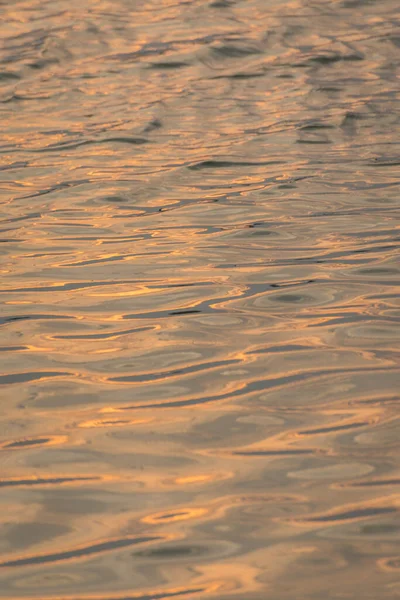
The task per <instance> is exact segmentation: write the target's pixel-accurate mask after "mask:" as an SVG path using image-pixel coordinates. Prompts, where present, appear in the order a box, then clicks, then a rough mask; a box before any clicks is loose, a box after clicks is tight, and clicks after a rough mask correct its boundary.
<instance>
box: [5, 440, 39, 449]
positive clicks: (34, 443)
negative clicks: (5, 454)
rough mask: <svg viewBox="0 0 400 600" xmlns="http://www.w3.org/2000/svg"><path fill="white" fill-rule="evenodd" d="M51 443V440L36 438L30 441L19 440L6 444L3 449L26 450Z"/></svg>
mask: <svg viewBox="0 0 400 600" xmlns="http://www.w3.org/2000/svg"><path fill="white" fill-rule="evenodd" d="M49 442H50V438H36V439H30V440H18V441H16V442H11V443H9V444H5V445H4V446H3V448H5V449H7V448H26V447H31V446H42V445H43V444H48V443H49Z"/></svg>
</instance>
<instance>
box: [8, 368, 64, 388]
mask: <svg viewBox="0 0 400 600" xmlns="http://www.w3.org/2000/svg"><path fill="white" fill-rule="evenodd" d="M71 375H72V373H68V372H67V371H32V372H31V373H9V374H8V375H0V385H13V384H17V383H27V382H29V381H40V380H42V379H50V378H52V377H71Z"/></svg>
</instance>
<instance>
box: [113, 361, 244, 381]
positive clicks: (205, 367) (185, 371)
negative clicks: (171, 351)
mask: <svg viewBox="0 0 400 600" xmlns="http://www.w3.org/2000/svg"><path fill="white" fill-rule="evenodd" d="M240 362H241V361H240V360H235V359H232V360H219V361H218V360H216V361H213V362H208V363H201V364H199V365H190V366H188V367H182V368H179V369H173V370H171V371H161V372H157V373H142V374H140V375H121V376H118V377H110V378H109V381H110V382H116V383H145V382H146V381H157V380H159V379H168V378H170V377H178V376H182V375H190V374H192V373H198V372H201V371H207V372H208V371H209V370H210V369H218V368H219V367H227V366H229V365H235V364H238V363H240Z"/></svg>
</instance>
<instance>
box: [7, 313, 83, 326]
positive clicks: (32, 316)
mask: <svg viewBox="0 0 400 600" xmlns="http://www.w3.org/2000/svg"><path fill="white" fill-rule="evenodd" d="M64 319H75V317H73V316H72V315H71V316H69V315H45V314H29V315H13V316H10V317H0V326H1V325H6V324H7V323H14V322H15V321H43V320H51V321H53V320H54V321H56V320H64Z"/></svg>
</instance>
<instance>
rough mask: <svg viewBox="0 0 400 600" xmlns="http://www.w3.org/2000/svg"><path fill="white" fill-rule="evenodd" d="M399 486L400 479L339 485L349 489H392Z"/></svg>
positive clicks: (371, 480)
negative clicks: (387, 487)
mask: <svg viewBox="0 0 400 600" xmlns="http://www.w3.org/2000/svg"><path fill="white" fill-rule="evenodd" d="M396 485H400V478H397V479H396V478H389V479H369V480H367V481H352V482H350V483H341V484H339V487H350V488H353V487H354V488H359V487H360V488H364V487H366V488H369V487H386V486H389V487H392V486H396Z"/></svg>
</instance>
